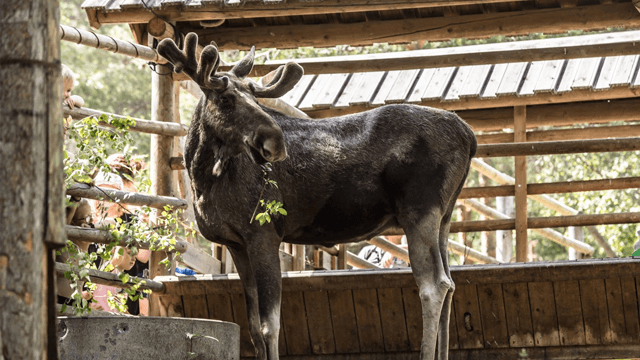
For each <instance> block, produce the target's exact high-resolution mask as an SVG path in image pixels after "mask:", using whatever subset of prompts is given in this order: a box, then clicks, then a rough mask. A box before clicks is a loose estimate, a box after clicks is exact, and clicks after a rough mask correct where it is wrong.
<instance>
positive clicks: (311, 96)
mask: <svg viewBox="0 0 640 360" xmlns="http://www.w3.org/2000/svg"><path fill="white" fill-rule="evenodd" d="M331 75H332V74H321V75H318V77H317V78H316V80H315V81H314V82H313V84H311V87H310V88H309V91H308V92H307V93H306V94H305V95H304V98H302V101H301V102H300V104H299V105H298V108H299V109H300V110H308V109H313V104H314V103H315V101H316V99H317V98H318V94H320V90H322V89H323V88H324V86H325V85H326V84H327V82H329V80H330V79H331Z"/></svg>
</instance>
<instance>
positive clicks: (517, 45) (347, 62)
mask: <svg viewBox="0 0 640 360" xmlns="http://www.w3.org/2000/svg"><path fill="white" fill-rule="evenodd" d="M585 54H588V56H589V57H596V56H613V55H631V54H640V31H625V32H618V33H607V34H595V35H583V36H571V37H565V38H557V39H543V40H528V41H517V42H505V43H498V44H486V45H470V46H458V47H451V48H443V49H429V50H414V51H403V52H394V53H384V54H367V55H345V56H331V57H324V58H309V59H297V60H295V61H296V62H297V63H298V64H300V65H302V67H303V68H304V72H305V74H334V73H354V72H367V71H389V70H410V69H425V68H438V67H446V66H468V65H485V64H500V63H509V62H521V61H540V60H557V59H574V58H582V57H585ZM289 61H291V60H271V61H267V62H266V63H265V64H264V65H255V66H254V67H253V71H252V72H251V75H250V76H264V75H266V74H268V73H269V72H271V71H273V70H275V69H277V68H278V67H279V66H281V65H284V64H286V63H287V62H289ZM229 69H230V67H224V66H221V67H220V70H221V71H228V70H229ZM179 80H184V79H183V78H179Z"/></svg>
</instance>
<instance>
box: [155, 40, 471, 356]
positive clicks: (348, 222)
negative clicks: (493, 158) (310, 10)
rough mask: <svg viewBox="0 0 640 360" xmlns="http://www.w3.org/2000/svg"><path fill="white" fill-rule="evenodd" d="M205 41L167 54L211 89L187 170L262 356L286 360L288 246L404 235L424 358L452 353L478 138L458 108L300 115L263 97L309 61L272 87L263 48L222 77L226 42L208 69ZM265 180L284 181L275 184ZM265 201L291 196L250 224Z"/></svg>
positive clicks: (167, 47) (283, 87)
mask: <svg viewBox="0 0 640 360" xmlns="http://www.w3.org/2000/svg"><path fill="white" fill-rule="evenodd" d="M197 43H198V37H197V35H196V34H194V33H189V34H188V35H187V36H186V37H185V39H184V50H182V49H180V48H179V47H178V46H177V45H176V44H175V42H174V41H173V40H172V39H164V40H162V41H161V42H160V44H159V45H158V52H159V53H160V55H162V56H163V57H165V58H166V59H167V60H168V61H169V62H170V63H171V64H173V67H174V71H175V72H178V73H179V72H182V71H184V73H185V74H186V75H187V76H189V77H190V78H191V79H192V80H193V81H195V82H196V83H197V84H198V85H199V86H200V88H201V89H202V92H203V95H202V96H201V98H200V101H199V102H198V104H197V105H196V108H195V110H194V113H193V118H192V120H191V125H190V128H189V133H188V135H187V139H186V144H185V152H184V164H185V167H186V169H187V171H188V174H189V176H190V178H191V184H192V185H191V186H192V188H193V204H194V209H195V213H196V221H197V223H198V226H199V228H200V231H201V233H202V235H203V236H204V237H205V238H207V239H208V240H209V241H212V242H216V243H219V244H223V245H226V246H227V247H228V249H229V251H230V252H231V256H232V258H233V261H234V262H235V265H236V267H237V270H238V274H239V276H240V279H241V281H242V284H243V287H244V291H245V298H246V305H247V313H248V314H247V315H248V320H249V332H250V334H251V338H252V341H253V344H254V347H255V349H256V354H257V358H258V359H261V360H263V359H269V360H276V359H278V335H279V330H280V304H281V288H282V277H281V270H280V258H279V247H280V243H281V242H283V241H285V242H288V243H293V244H303V245H308V244H320V245H324V246H334V245H335V244H338V243H346V242H354V241H362V240H367V239H370V238H372V237H373V236H375V235H377V234H379V233H381V232H383V231H385V230H399V229H403V230H404V232H405V234H406V236H407V241H408V247H409V258H410V260H411V267H412V270H413V274H414V278H415V280H416V283H417V285H418V289H419V297H420V301H421V305H422V317H423V334H422V342H421V355H420V356H421V359H422V360H432V359H434V358H436V356H437V359H439V360H443V359H447V357H448V336H449V334H448V329H449V315H450V311H451V299H452V296H453V291H454V288H455V285H454V283H453V280H452V279H451V275H450V272H449V264H448V259H447V257H448V255H447V242H448V234H449V227H450V220H451V214H452V212H453V209H454V205H455V202H456V198H457V197H458V195H459V193H460V191H461V189H462V186H463V184H464V182H465V179H466V177H467V175H468V172H469V165H470V161H471V158H472V157H473V156H474V154H475V152H476V147H477V142H476V138H475V135H474V134H473V131H472V130H471V129H470V128H469V126H468V125H467V124H466V123H465V122H464V121H463V120H462V119H461V118H460V117H458V116H457V115H456V114H454V113H452V112H448V111H443V110H438V109H434V108H428V107H421V106H413V105H388V106H383V107H379V108H376V109H372V110H369V111H366V112H362V113H358V114H352V115H346V116H342V117H336V118H327V119H320V120H312V119H296V118H292V117H289V116H286V115H284V114H282V113H280V112H278V111H275V110H272V109H269V108H267V107H265V106H262V105H260V104H259V103H258V101H257V99H258V98H278V97H281V96H282V95H284V94H286V93H287V92H288V91H289V90H291V89H292V88H293V87H294V85H295V84H296V83H297V82H298V80H300V78H301V76H302V75H303V69H302V67H301V66H300V65H298V64H296V63H294V62H289V63H287V64H286V65H283V66H281V67H279V68H278V69H277V70H276V72H275V75H274V77H273V79H272V80H271V81H269V82H268V83H267V84H266V85H264V86H262V85H259V84H257V83H256V82H254V81H252V80H251V79H248V78H247V75H249V73H250V72H251V70H252V68H253V60H254V49H253V48H252V49H251V51H250V52H249V53H248V54H247V55H246V56H245V57H244V58H243V59H242V60H240V61H239V62H238V63H237V64H236V65H235V66H234V67H233V68H232V69H231V70H230V71H229V72H220V73H217V72H216V71H217V68H218V65H219V63H220V56H219V53H218V49H217V47H216V45H215V43H212V44H210V45H207V46H205V47H204V49H203V50H202V53H201V54H200V59H199V61H198V60H197V59H196V47H197ZM268 164H270V167H271V171H269V172H267V171H265V165H267V166H268ZM265 174H267V175H265ZM267 180H269V181H275V182H276V184H277V187H276V186H265V182H266V181H267ZM260 199H266V200H269V201H271V200H276V201H278V202H281V203H282V204H283V208H284V209H286V212H287V214H286V216H283V215H279V216H274V217H273V218H272V221H271V222H268V223H265V224H264V225H262V226H261V225H260V224H259V223H258V222H257V221H253V222H252V221H251V220H252V217H253V214H254V209H255V208H256V206H257V204H258V202H259V200H260ZM436 350H437V354H436Z"/></svg>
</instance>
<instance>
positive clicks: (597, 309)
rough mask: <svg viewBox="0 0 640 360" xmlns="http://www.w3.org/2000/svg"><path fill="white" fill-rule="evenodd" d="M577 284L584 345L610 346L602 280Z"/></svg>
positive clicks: (607, 313) (607, 315)
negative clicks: (580, 304)
mask: <svg viewBox="0 0 640 360" xmlns="http://www.w3.org/2000/svg"><path fill="white" fill-rule="evenodd" d="M579 283H580V298H581V300H582V316H583V319H584V327H585V339H586V343H587V344H589V345H596V344H611V331H610V327H609V310H608V309H607V296H606V293H605V286H604V280H603V279H592V280H580V282H579Z"/></svg>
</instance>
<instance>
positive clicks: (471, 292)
mask: <svg viewBox="0 0 640 360" xmlns="http://www.w3.org/2000/svg"><path fill="white" fill-rule="evenodd" d="M453 305H454V307H455V311H456V326H457V327H458V339H459V341H460V348H461V349H481V348H483V347H484V346H483V344H484V341H483V337H482V323H481V321H482V320H481V315H480V309H479V307H478V294H477V292H476V286H475V285H469V284H464V283H462V284H461V283H458V285H456V291H455V295H454V296H453Z"/></svg>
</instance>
